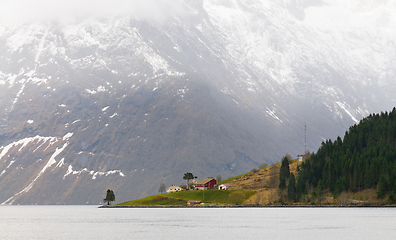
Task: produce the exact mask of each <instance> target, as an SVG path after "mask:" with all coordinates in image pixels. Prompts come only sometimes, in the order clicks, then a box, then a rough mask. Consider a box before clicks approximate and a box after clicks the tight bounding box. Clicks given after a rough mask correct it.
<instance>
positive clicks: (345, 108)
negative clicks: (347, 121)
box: [336, 101, 359, 123]
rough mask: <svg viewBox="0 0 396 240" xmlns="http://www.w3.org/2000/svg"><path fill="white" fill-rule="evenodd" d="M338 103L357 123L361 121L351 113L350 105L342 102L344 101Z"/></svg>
mask: <svg viewBox="0 0 396 240" xmlns="http://www.w3.org/2000/svg"><path fill="white" fill-rule="evenodd" d="M336 104H337V105H338V106H339V107H340V108H342V110H344V112H345V113H346V114H348V116H349V117H350V118H351V119H352V120H353V121H354V122H355V123H359V121H358V120H357V119H356V118H355V117H354V116H353V115H352V114H351V112H350V111H349V110H348V109H347V108H348V106H347V105H346V104H345V103H342V102H338V101H337V102H336Z"/></svg>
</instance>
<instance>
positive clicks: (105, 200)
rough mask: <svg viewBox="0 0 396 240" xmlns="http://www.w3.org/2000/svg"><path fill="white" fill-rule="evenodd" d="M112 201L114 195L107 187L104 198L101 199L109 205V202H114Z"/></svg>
mask: <svg viewBox="0 0 396 240" xmlns="http://www.w3.org/2000/svg"><path fill="white" fill-rule="evenodd" d="M114 201H115V195H114V192H113V190H111V189H107V192H106V198H105V199H103V202H107V205H110V202H114Z"/></svg>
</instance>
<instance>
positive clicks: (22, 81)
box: [0, 0, 396, 204]
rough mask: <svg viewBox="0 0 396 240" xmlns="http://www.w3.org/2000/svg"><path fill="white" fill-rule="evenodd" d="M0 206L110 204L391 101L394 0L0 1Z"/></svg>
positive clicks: (242, 161) (338, 130)
mask: <svg viewBox="0 0 396 240" xmlns="http://www.w3.org/2000/svg"><path fill="white" fill-rule="evenodd" d="M0 16H1V17H0V23H1V24H0V109H1V112H0V146H2V147H1V148H0V203H3V204H36V203H37V204H99V203H100V202H101V201H102V199H103V198H104V197H105V191H106V190H107V189H108V188H111V189H113V190H114V193H115V194H116V200H117V202H122V201H127V200H131V199H135V198H139V197H143V196H147V195H151V194H155V193H157V191H158V187H159V185H160V183H165V185H166V186H170V185H171V184H182V183H184V181H183V180H182V176H183V174H184V173H185V172H193V173H194V174H195V175H197V176H198V177H199V178H201V179H202V178H205V177H209V176H216V175H219V174H220V175H221V176H222V177H223V178H226V177H230V176H235V175H238V174H241V173H243V172H246V171H249V170H251V169H252V168H254V167H257V166H258V165H259V164H261V163H263V162H267V163H269V164H271V163H274V162H276V161H280V159H281V157H282V156H283V155H284V154H286V153H290V154H291V155H293V156H295V155H297V154H300V153H303V152H304V125H305V124H306V125H307V148H308V149H309V150H311V151H315V150H316V149H318V147H319V146H320V144H321V142H322V141H323V140H326V139H329V138H331V139H335V138H336V137H337V136H338V135H341V136H342V135H343V134H344V133H345V131H346V130H347V129H348V128H349V126H351V125H353V124H355V123H357V122H358V121H359V120H360V119H362V118H363V117H365V116H367V115H368V114H370V113H372V112H381V111H389V110H391V109H392V108H393V107H394V106H395V105H396V95H395V94H394V93H395V91H396V82H395V75H396V33H395V31H394V29H396V4H395V3H394V2H393V1H386V0H383V1H374V0H372V1H369V0H366V1H354V0H350V1H341V0H339V1H338V0H333V1H330V0H329V1H327V0H322V1H313V0H302V1H297V0H284V1H277V0H273V1H259V0H246V1H236V0H235V1H233V0H227V1H224V0H203V1H189V0H185V1H182V0H180V1H171V0H166V1H156V0H151V1H144V3H142V1H123V0H117V1H111V2H110V1H105V0H101V1H91V0H87V1H83V2H81V1H74V0H71V1H67V2H66V1H47V0H36V1H29V2H28V3H24V2H23V1H19V0H17V1H9V2H2V3H0Z"/></svg>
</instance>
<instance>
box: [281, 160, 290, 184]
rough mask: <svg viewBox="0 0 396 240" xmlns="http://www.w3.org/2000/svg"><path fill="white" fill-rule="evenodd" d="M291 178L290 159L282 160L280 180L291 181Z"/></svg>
mask: <svg viewBox="0 0 396 240" xmlns="http://www.w3.org/2000/svg"><path fill="white" fill-rule="evenodd" d="M289 176H290V168H289V158H288V157H287V156H285V157H283V158H282V164H281V167H280V172H279V180H280V179H281V178H284V179H285V180H287V179H289Z"/></svg>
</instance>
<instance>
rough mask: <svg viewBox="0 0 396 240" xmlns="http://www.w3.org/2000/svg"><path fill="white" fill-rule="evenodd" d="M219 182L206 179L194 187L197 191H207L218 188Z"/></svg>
mask: <svg viewBox="0 0 396 240" xmlns="http://www.w3.org/2000/svg"><path fill="white" fill-rule="evenodd" d="M216 185H217V181H216V179H214V178H205V179H202V180H201V181H199V182H197V183H196V184H195V186H194V188H195V189H197V190H207V189H212V188H214V187H216Z"/></svg>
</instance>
